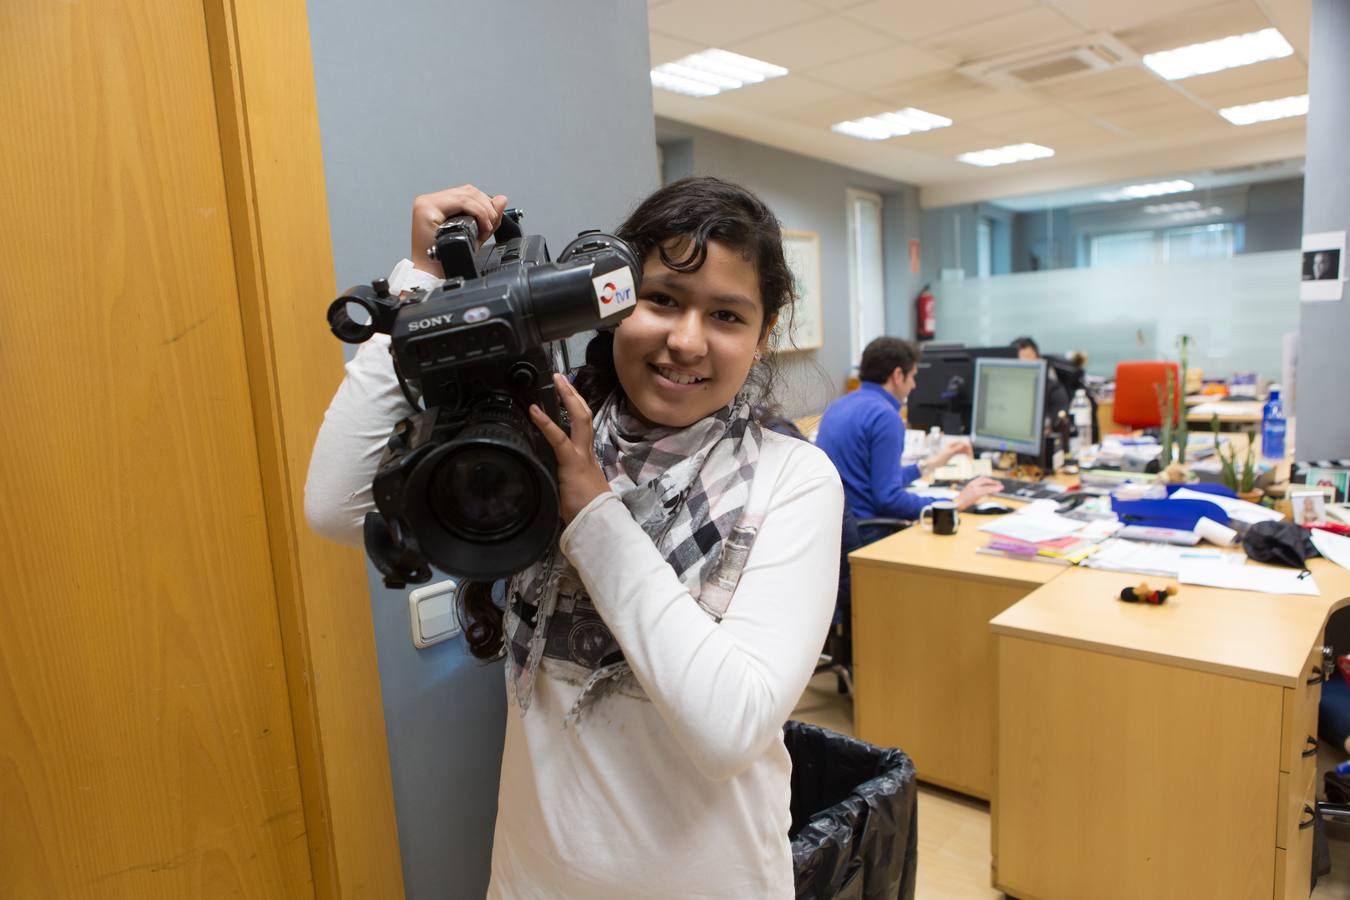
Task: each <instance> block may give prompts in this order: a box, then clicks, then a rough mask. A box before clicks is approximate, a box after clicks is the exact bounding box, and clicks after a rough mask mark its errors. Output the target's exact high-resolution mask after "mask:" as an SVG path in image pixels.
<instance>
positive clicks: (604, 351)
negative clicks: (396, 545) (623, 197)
mask: <svg viewBox="0 0 1350 900" xmlns="http://www.w3.org/2000/svg"><path fill="white" fill-rule="evenodd" d="M616 233H617V235H618V236H619V237H621V238H623V239H624V240H625V241H627V242H628V243H629V244H631V245H632V247H633V249H634V250H636V251H637V253H638V255H639V256H640V257H641V258H642V259H643V260H650V259H652V258H653V256H655V257H657V258H659V259H660V260H661V262H662V263H663V264H664V265H665V266H666V267H667V268H669V269H672V270H674V271H676V272H696V271H698V270H699V269H700V268H701V267H702V266H703V263H704V262H705V261H707V258H708V244H709V243H710V242H712V241H716V242H717V243H718V244H720V245H722V246H723V247H726V248H727V249H729V250H733V251H736V252H737V253H740V254H741V256H742V258H744V259H745V260H746V261H747V262H749V263H751V264H752V265H754V267H755V271H756V273H757V274H758V277H759V295H760V302H761V304H762V306H763V309H764V320H763V325H762V328H763V329H764V331H767V330H768V329H769V328H770V327H771V326H772V325H773V323H774V320H775V317H777V318H779V319H782V320H783V321H782V322H781V323H780V325H779V327H778V328H776V329H775V332H774V335H775V336H774V337H771V338H770V344H771V347H770V349H776V348H774V347H773V346H772V344H773V343H774V342H775V340H776V336H777V335H779V334H784V335H790V334H791V326H792V321H791V318H792V302H793V300H794V299H795V296H796V295H795V291H794V288H793V275H792V270H791V269H790V268H789V267H788V264H787V258H786V257H785V256H784V254H783V232H782V228H781V227H780V226H779V224H778V218H777V217H776V216H775V215H774V214H773V212H772V211H771V210H770V209H769V208H768V207H767V206H766V205H765V204H764V202H763V201H762V200H760V199H759V198H758V197H756V196H755V195H754V194H753V193H751V192H750V191H749V190H747V189H746V188H743V187H741V186H740V185H737V184H732V183H731V182H729V181H723V180H722V179H720V178H712V177H706V176H705V177H696V178H682V179H680V180H679V181H674V182H671V183H670V184H668V185H666V186H664V187H662V188H660V189H659V190H657V191H656V192H655V193H653V194H652V195H651V196H649V197H648V198H647V199H646V200H643V201H642V202H641V203H640V204H638V207H637V209H635V210H633V212H632V214H631V215H629V216H628V218H627V220H625V221H624V223H623V224H622V225H620V226H619V229H618V231H617V232H616ZM788 339H789V340H790V337H789V338H788ZM773 374H774V367H773V363H772V362H771V357H770V355H768V354H766V355H765V358H764V359H761V360H760V361H759V362H758V363H756V364H755V366H754V367H753V368H752V369H751V370H750V375H749V378H748V379H747V383H751V384H752V385H753V386H754V387H755V389H756V392H757V394H758V398H757V406H756V410H757V414H758V415H761V416H763V415H772V414H774V413H775V412H776V411H775V410H774V408H773V406H772V405H771V404H770V403H769V400H768V398H769V396H770V395H771V393H772V390H773V380H774V379H773ZM575 384H576V387H577V391H578V392H579V393H580V394H581V396H582V397H583V398H585V400H586V402H587V403H588V404H589V405H590V406H591V408H592V409H598V408H599V407H600V404H601V403H603V402H604V401H605V399H606V398H607V397H608V396H609V395H610V394H612V393H614V392H615V391H619V392H622V390H623V388H622V386H620V384H619V376H618V373H617V372H616V370H615V367H614V331H613V330H612V329H607V330H604V331H600V332H598V333H597V334H596V335H595V337H594V338H592V339H591V341H590V343H589V344H587V346H586V360H585V364H584V365H582V366H581V368H579V369H578V370H577V372H576V379H575ZM506 599H507V600H508V602H509V598H506ZM459 607H460V608H459V617H460V623H461V625H462V627H463V629H464V636H465V638H466V640H467V641H468V642H469V651H470V652H471V653H472V654H473V655H474V656H476V657H478V658H479V659H496V658H497V657H499V656H501V655H502V654H503V653H504V651H505V647H504V645H503V642H502V608H501V607H500V606H498V605H497V603H496V601H495V600H494V599H493V596H492V584H491V583H489V582H465V583H464V584H463V585H461V587H460V590H459Z"/></svg>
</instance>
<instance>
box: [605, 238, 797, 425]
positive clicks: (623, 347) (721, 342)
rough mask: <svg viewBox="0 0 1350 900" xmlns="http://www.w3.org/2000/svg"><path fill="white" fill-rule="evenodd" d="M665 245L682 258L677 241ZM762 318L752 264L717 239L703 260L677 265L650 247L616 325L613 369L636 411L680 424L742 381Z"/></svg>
mask: <svg viewBox="0 0 1350 900" xmlns="http://www.w3.org/2000/svg"><path fill="white" fill-rule="evenodd" d="M667 250H668V251H669V252H670V253H671V254H672V255H673V256H674V257H675V258H677V259H678V258H681V257H682V256H683V254H682V253H681V250H682V248H681V247H680V246H679V243H678V242H675V243H674V244H673V245H671V244H668V245H667ZM772 324H773V323H772V322H769V323H766V322H765V321H764V305H763V301H762V299H761V297H760V288H759V272H758V270H757V269H756V267H755V265H754V263H752V262H750V261H749V260H747V259H746V258H745V257H744V256H742V255H741V254H740V253H738V252H736V251H735V250H731V249H729V248H727V247H726V246H724V245H723V244H721V243H719V242H717V241H709V242H708V255H707V259H706V260H705V261H704V263H703V265H702V266H700V267H699V268H698V269H697V270H695V271H693V272H677V271H675V270H673V269H671V268H669V267H667V266H666V265H665V264H664V263H663V262H662V261H661V254H660V253H659V252H653V253H651V254H650V255H649V256H648V258H647V260H646V262H645V263H644V264H643V274H642V284H641V286H640V287H639V289H638V301H637V307H636V308H635V309H634V310H633V313H632V315H630V316H629V317H628V318H626V319H624V320H623V322H621V323H620V324H619V326H618V328H617V329H615V332H614V368H615V370H616V372H617V374H618V376H619V384H620V385H621V386H622V387H623V390H624V393H625V394H626V395H627V397H628V403H629V406H630V408H631V409H632V411H633V412H634V413H636V414H637V415H638V416H640V417H641V418H643V419H645V420H647V421H648V422H650V423H652V424H655V425H666V426H670V427H675V428H682V427H684V426H686V425H692V424H693V423H695V422H697V421H698V420H699V419H702V418H703V417H704V416H707V415H709V414H711V413H713V412H716V411H717V410H718V409H720V408H722V407H724V406H726V405H727V404H728V403H730V402H731V401H732V399H733V398H734V397H735V396H736V394H737V392H738V391H740V389H741V386H742V385H744V384H745V379H746V376H747V375H748V374H749V372H750V367H751V366H752V365H753V364H754V362H755V351H757V350H761V349H763V347H764V345H765V343H766V342H767V340H768V334H769V329H770V327H771V326H772Z"/></svg>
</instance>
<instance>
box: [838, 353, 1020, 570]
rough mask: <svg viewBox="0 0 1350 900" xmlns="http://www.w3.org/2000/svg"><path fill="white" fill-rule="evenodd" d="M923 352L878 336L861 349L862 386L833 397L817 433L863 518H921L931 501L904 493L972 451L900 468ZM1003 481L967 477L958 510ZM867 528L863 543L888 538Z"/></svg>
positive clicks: (961, 447) (946, 452)
mask: <svg viewBox="0 0 1350 900" xmlns="http://www.w3.org/2000/svg"><path fill="white" fill-rule="evenodd" d="M918 365H919V350H918V348H917V347H915V346H914V345H913V344H911V343H910V342H908V341H902V340H900V339H899V338H893V337H879V338H877V339H876V340H874V341H872V342H871V343H870V344H868V345H867V348H866V349H865V350H863V355H862V362H861V363H860V364H859V366H858V377H859V378H860V379H862V386H861V387H860V388H859V389H858V390H856V391H854V392H853V393H851V394H846V395H844V396H843V397H840V398H839V399H838V400H835V401H834V402H833V403H831V404H830V405H829V408H827V409H826V410H825V415H824V416H822V417H821V420H820V430H819V431H818V432H817V434H816V446H817V447H819V448H820V449H822V450H824V451H825V453H826V455H827V456H829V457H830V460H831V461H832V462H833V463H834V466H835V468H836V469H838V470H839V477H840V479H842V480H843V482H844V497H845V499H846V500H847V501H848V505H849V509H851V510H852V511H853V515H854V516H856V517H857V518H858V519H870V518H875V517H879V516H880V517H888V518H896V519H918V518H919V513H920V511H921V510H922V509H923V508H924V507H925V506H927V505H928V504H929V503H932V502H933V501H932V500H931V499H929V498H927V497H921V496H919V495H918V494H912V493H910V492H909V491H906V490H905V486H906V485H908V484H909V483H910V482H912V481H914V480H915V479H916V478H918V477H919V476H920V475H929V474H931V473H932V471H933V470H934V469H936V468H938V467H939V466H942V465H944V464H946V462H947V461H948V460H949V459H951V458H952V457H953V456H955V455H956V454H958V453H969V452H970V442H969V441H953V442H952V443H950V444H948V445H947V446H946V447H944V448H943V449H942V450H940V451H938V452H937V453H935V454H934V455H933V456H931V457H929V458H928V459H925V460H924V461H923V462H922V463H921V464H920V465H909V466H902V465H901V464H900V455H901V453H902V452H903V451H904V447H905V423H904V422H902V421H901V420H900V406H901V404H903V403H904V401H905V398H906V397H908V396H909V393H910V391H912V390H914V380H915V373H916V372H917V370H918ZM1002 489H1003V486H1002V485H1001V484H1000V483H999V482H997V481H995V480H994V479H992V478H986V477H983V476H982V477H979V478H976V479H974V480H972V481H970V482H968V483H967V484H966V485H965V487H963V488H962V489H961V492H960V493H959V494H958V495H957V497H956V505H957V508H958V509H967V508H969V507H970V506H973V505H974V504H975V503H977V502H978V501H979V500H980V499H982V498H984V497H987V496H989V495H990V494H993V493H996V492H998V491H1000V490H1002ZM885 533H886V532H885V531H884V530H876V529H863V530H862V535H861V536H862V539H863V543H870V542H871V541H873V540H876V539H878V538H880V537H883V536H884V535H885Z"/></svg>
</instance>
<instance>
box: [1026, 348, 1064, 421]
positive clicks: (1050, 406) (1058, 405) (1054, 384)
mask: <svg viewBox="0 0 1350 900" xmlns="http://www.w3.org/2000/svg"><path fill="white" fill-rule="evenodd" d="M1012 345H1013V346H1014V347H1016V348H1017V358H1018V359H1024V360H1037V359H1042V358H1043V357H1042V356H1041V348H1040V347H1038V346H1036V342H1035V341H1034V340H1032V339H1031V338H1029V337H1020V338H1015V339H1014V340H1013V342H1012ZM1070 400H1071V398H1070V397H1069V391H1068V388H1066V387H1064V384H1063V383H1062V382H1061V381H1060V379H1059V374H1058V373H1057V372H1056V371H1055V367H1054V365H1053V364H1052V363H1051V361H1050V360H1048V359H1047V360H1046V366H1045V417H1046V418H1047V419H1049V420H1050V421H1051V422H1053V421H1055V418H1056V417H1057V416H1058V415H1059V414H1060V413H1061V412H1062V413H1064V414H1065V415H1068V413H1069V402H1070Z"/></svg>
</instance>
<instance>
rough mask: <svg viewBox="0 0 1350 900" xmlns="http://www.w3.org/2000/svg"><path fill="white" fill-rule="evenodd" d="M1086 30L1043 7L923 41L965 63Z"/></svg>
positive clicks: (929, 46) (1064, 37) (1011, 14)
mask: <svg viewBox="0 0 1350 900" xmlns="http://www.w3.org/2000/svg"><path fill="white" fill-rule="evenodd" d="M1083 33H1084V32H1083V29H1081V28H1079V27H1078V26H1077V25H1075V24H1073V23H1072V22H1070V21H1069V20H1068V19H1066V18H1064V16H1062V15H1060V14H1059V13H1057V12H1055V11H1054V10H1052V9H1050V8H1048V7H1044V6H1041V7H1037V8H1035V9H1028V10H1024V11H1022V12H1015V13H1010V14H1008V15H1005V16H997V17H995V18H992V19H986V20H983V21H980V22H978V23H977V24H973V25H968V26H966V27H964V28H959V29H956V30H953V31H944V32H942V33H941V34H938V35H934V36H932V37H928V38H924V39H923V40H922V41H921V42H920V43H921V44H922V46H923V47H925V48H926V49H930V50H936V51H938V52H946V53H951V54H953V55H955V56H956V57H957V58H959V59H960V60H961V61H962V62H974V61H976V60H979V59H983V58H985V57H989V56H997V55H1002V54H1005V53H1008V52H1009V51H1012V50H1017V49H1019V48H1031V47H1035V46H1037V45H1040V44H1045V43H1049V42H1053V41H1060V40H1064V39H1066V38H1071V37H1075V36H1077V35H1080V34H1083Z"/></svg>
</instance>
